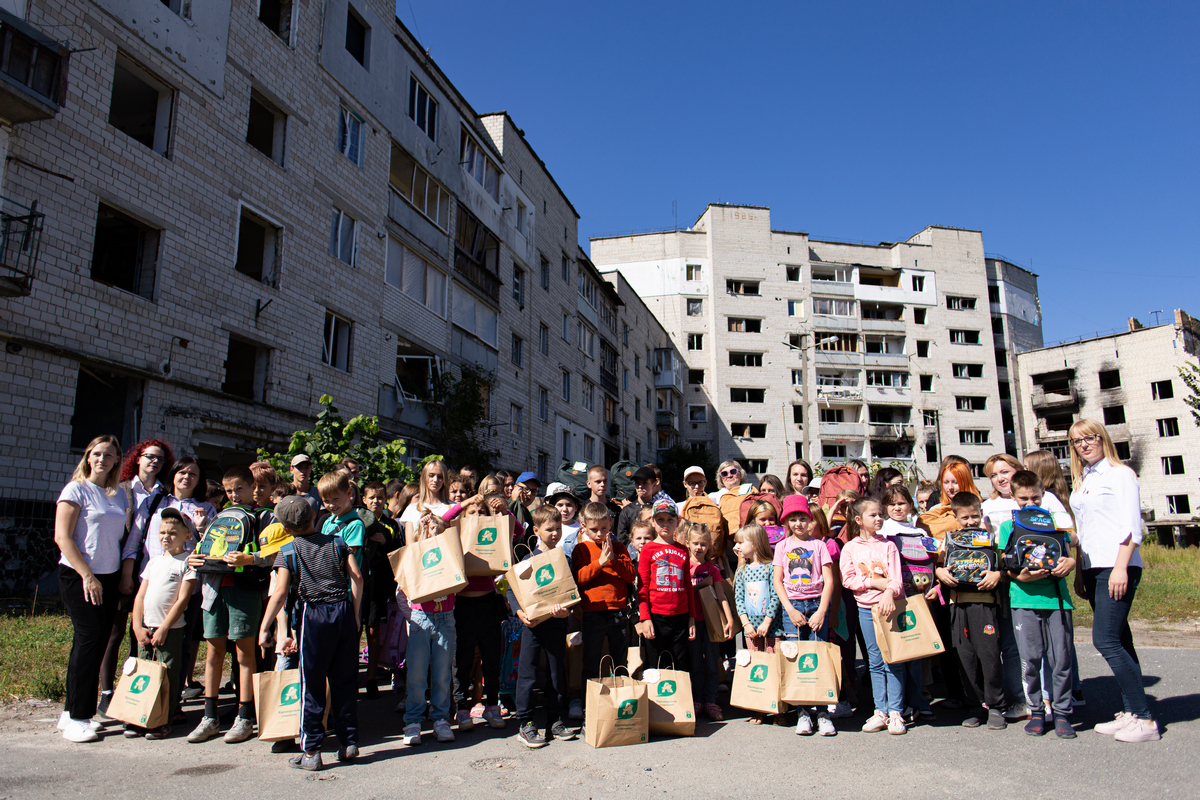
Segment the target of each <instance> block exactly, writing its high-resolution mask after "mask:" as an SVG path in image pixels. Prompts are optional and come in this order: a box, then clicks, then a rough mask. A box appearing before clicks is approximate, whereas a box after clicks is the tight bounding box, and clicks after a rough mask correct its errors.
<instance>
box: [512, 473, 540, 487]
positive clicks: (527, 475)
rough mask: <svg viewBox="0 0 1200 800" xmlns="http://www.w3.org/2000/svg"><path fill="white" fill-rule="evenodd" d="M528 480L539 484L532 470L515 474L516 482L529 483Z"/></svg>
mask: <svg viewBox="0 0 1200 800" xmlns="http://www.w3.org/2000/svg"><path fill="white" fill-rule="evenodd" d="M530 481H532V482H533V483H536V484H538V485H541V481H540V480H538V476H537V475H535V474H534V473H532V472H522V473H521V474H520V475H518V476H517V483H529V482H530Z"/></svg>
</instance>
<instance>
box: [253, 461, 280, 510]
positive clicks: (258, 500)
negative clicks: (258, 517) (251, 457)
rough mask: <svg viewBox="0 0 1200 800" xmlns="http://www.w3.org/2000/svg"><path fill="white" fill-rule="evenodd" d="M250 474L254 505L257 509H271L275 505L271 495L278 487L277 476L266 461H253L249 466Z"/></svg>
mask: <svg viewBox="0 0 1200 800" xmlns="http://www.w3.org/2000/svg"><path fill="white" fill-rule="evenodd" d="M250 474H251V476H253V477H254V505H255V506H256V507H258V508H272V507H273V506H274V505H275V503H274V502H273V501H272V499H271V495H272V494H273V493H274V492H275V487H276V486H278V485H279V474H278V473H277V472H275V468H274V467H272V466H271V465H270V463H269V462H266V461H255V462H254V463H253V464H251V465H250Z"/></svg>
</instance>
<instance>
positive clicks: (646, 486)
mask: <svg viewBox="0 0 1200 800" xmlns="http://www.w3.org/2000/svg"><path fill="white" fill-rule="evenodd" d="M633 488H634V491H635V492H637V499H636V500H634V501H633V502H631V503H629V504H628V505H627V506H625V507H624V508H623V509H621V515H620V516H619V517H617V541H618V542H628V541H629V529H630V528H631V527H632V526H633V522H634V520H636V519H637V517H638V513H639V512H640V511H641V510H642V509H643V508H645V507H646V506H649V505H652V504H654V503H656V502H658V501H660V500H670V499H671V498H670V497H668V496H667V494H666V493H665V492H663V491H662V479H661V477H660V476H659V473H658V472H656V471H655V470H654V469H652V468H650V467H640V468H638V471H637V472H635V473H633ZM671 502H674V501H673V500H672V501H671Z"/></svg>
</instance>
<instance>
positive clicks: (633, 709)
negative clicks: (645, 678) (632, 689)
mask: <svg viewBox="0 0 1200 800" xmlns="http://www.w3.org/2000/svg"><path fill="white" fill-rule="evenodd" d="M637 703H638V701H637V700H626V701H625V702H623V703H621V705H619V706H617V719H633V717H635V716H636V715H637Z"/></svg>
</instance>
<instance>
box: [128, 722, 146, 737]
mask: <svg viewBox="0 0 1200 800" xmlns="http://www.w3.org/2000/svg"><path fill="white" fill-rule="evenodd" d="M145 732H146V730H145V729H144V728H139V727H137V726H136V725H126V726H125V738H126V739H140V738H142V734H144V733H145Z"/></svg>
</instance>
